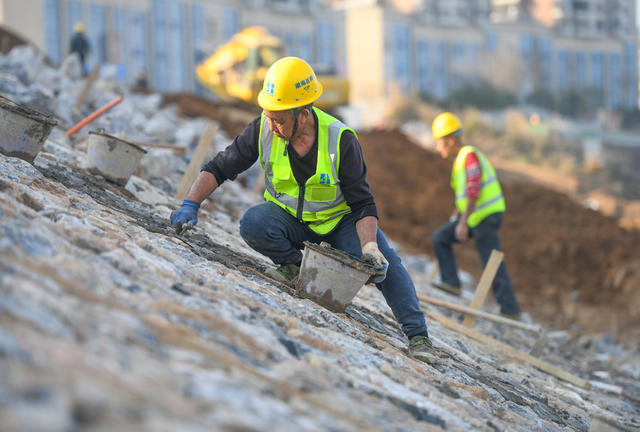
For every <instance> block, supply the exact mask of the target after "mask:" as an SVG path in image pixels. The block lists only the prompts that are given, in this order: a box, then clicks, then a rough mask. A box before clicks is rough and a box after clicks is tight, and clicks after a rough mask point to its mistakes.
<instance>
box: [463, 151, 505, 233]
mask: <svg viewBox="0 0 640 432" xmlns="http://www.w3.org/2000/svg"><path fill="white" fill-rule="evenodd" d="M471 152H474V153H475V154H476V156H477V157H478V160H479V161H480V166H481V167H482V181H481V183H480V195H478V199H477V200H476V208H475V209H474V211H473V213H471V214H470V215H469V219H468V221H467V225H468V226H469V227H471V228H473V227H475V226H476V225H478V224H479V223H480V222H482V221H483V220H484V218H486V217H487V216H489V215H491V214H494V213H499V212H504V211H505V209H506V205H505V202H504V196H503V195H502V188H501V187H500V183H499V182H498V177H497V176H496V171H495V170H494V169H493V166H492V165H491V163H490V162H489V160H488V159H487V158H486V156H485V155H484V154H482V152H480V150H478V149H477V148H475V147H473V146H464V147H462V148H461V149H460V151H459V152H458V155H457V156H456V160H455V162H453V170H452V171H451V187H452V188H453V191H454V192H455V194H456V208H457V209H458V211H459V212H460V213H464V212H465V210H466V209H467V175H466V171H465V159H466V158H467V155H468V154H469V153H471Z"/></svg>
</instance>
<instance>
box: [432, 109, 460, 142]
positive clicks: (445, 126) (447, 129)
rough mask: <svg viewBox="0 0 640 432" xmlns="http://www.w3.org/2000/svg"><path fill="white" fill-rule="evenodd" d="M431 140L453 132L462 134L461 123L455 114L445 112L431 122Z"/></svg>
mask: <svg viewBox="0 0 640 432" xmlns="http://www.w3.org/2000/svg"><path fill="white" fill-rule="evenodd" d="M432 130H433V139H434V140H437V139H440V138H442V137H445V136H447V135H451V134H452V133H454V132H458V131H460V132H462V122H461V121H460V119H459V118H458V116H456V115H455V114H452V113H450V112H445V113H442V114H440V115H438V117H436V118H435V120H433V125H432Z"/></svg>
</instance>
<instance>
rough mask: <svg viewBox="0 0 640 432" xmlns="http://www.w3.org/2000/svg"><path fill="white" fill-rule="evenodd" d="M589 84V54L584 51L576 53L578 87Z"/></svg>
mask: <svg viewBox="0 0 640 432" xmlns="http://www.w3.org/2000/svg"><path fill="white" fill-rule="evenodd" d="M586 85H587V56H586V55H585V53H583V52H578V53H576V87H578V88H582V87H585V86H586Z"/></svg>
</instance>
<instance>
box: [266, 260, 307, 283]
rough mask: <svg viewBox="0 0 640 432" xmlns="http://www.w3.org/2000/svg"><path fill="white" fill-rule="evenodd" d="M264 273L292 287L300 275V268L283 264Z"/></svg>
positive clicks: (268, 268)
mask: <svg viewBox="0 0 640 432" xmlns="http://www.w3.org/2000/svg"><path fill="white" fill-rule="evenodd" d="M264 273H265V274H266V275H267V276H269V277H270V278H273V279H275V280H277V281H278V282H282V283H283V284H285V285H291V284H292V283H294V282H295V279H296V278H297V277H298V274H299V273H300V266H299V265H296V264H282V265H280V266H279V267H278V268H273V267H267V269H266V270H265V271H264Z"/></svg>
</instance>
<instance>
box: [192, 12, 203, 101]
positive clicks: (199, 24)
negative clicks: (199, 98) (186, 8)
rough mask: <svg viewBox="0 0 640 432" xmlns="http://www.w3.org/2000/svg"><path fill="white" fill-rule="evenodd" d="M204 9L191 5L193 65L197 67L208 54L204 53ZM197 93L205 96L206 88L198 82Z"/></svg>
mask: <svg viewBox="0 0 640 432" xmlns="http://www.w3.org/2000/svg"><path fill="white" fill-rule="evenodd" d="M204 19H205V16H204V9H203V7H202V5H200V4H192V5H191V49H192V56H193V64H194V65H195V66H197V65H199V64H200V63H202V62H203V61H204V60H205V58H206V56H207V54H206V53H205V52H204V44H205V32H204V29H205V27H204ZM195 92H196V93H197V94H204V93H205V88H204V87H203V86H202V84H200V83H199V82H197V81H196V83H195Z"/></svg>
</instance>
